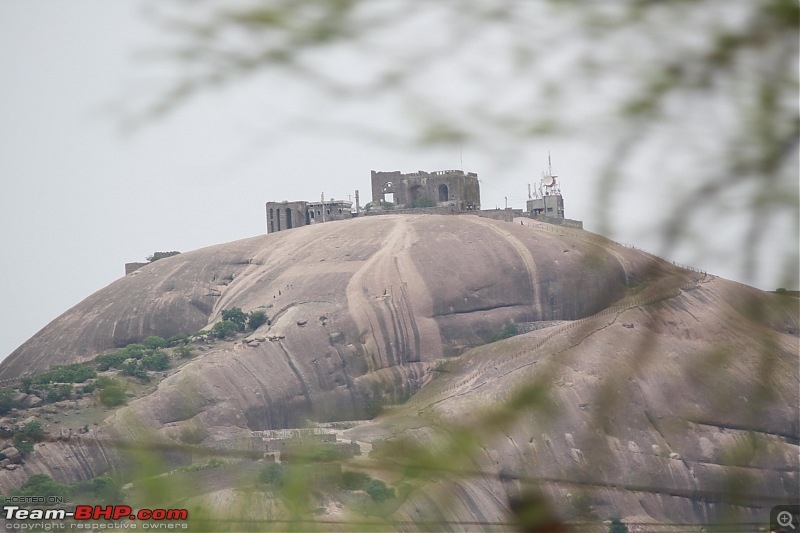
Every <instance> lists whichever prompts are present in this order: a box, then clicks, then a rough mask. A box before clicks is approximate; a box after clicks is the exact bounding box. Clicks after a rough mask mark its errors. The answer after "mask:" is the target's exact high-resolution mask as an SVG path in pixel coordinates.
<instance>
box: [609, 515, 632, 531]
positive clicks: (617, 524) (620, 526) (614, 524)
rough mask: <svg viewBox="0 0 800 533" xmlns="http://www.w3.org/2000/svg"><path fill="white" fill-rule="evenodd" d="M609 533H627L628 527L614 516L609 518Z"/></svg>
mask: <svg viewBox="0 0 800 533" xmlns="http://www.w3.org/2000/svg"><path fill="white" fill-rule="evenodd" d="M608 531H609V533H628V526H626V525H625V524H624V523H623V522H622V520H620V519H619V518H617V517H616V516H612V517H611V525H610V526H608Z"/></svg>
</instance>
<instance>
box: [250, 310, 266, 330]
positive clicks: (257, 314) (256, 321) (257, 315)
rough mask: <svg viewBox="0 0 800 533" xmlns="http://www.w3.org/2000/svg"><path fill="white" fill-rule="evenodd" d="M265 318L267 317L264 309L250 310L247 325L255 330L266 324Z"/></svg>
mask: <svg viewBox="0 0 800 533" xmlns="http://www.w3.org/2000/svg"><path fill="white" fill-rule="evenodd" d="M267 320H269V318H268V317H267V313H265V312H264V311H250V314H249V315H247V327H248V328H250V329H252V330H253V331H255V330H257V329H258V328H259V327H261V326H263V325H264V324H266V323H267Z"/></svg>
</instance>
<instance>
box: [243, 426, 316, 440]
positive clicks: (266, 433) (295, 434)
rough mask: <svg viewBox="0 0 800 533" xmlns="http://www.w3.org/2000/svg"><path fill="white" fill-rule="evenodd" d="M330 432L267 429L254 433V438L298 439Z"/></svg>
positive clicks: (306, 429)
mask: <svg viewBox="0 0 800 533" xmlns="http://www.w3.org/2000/svg"><path fill="white" fill-rule="evenodd" d="M330 432H331V430H330V429H328V428H297V429H265V430H262V431H253V436H254V437H261V438H264V439H292V438H295V439H297V438H303V437H309V436H311V435H322V434H328V433H330Z"/></svg>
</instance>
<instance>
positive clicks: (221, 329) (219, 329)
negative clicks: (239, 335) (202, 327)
mask: <svg viewBox="0 0 800 533" xmlns="http://www.w3.org/2000/svg"><path fill="white" fill-rule="evenodd" d="M237 331H239V326H238V325H237V324H236V323H235V322H231V321H230V320H223V321H222V322H217V323H216V324H214V327H213V328H211V333H212V334H213V335H214V336H215V337H216V338H218V339H224V338H225V337H229V336H231V335H233V334H234V333H236V332H237Z"/></svg>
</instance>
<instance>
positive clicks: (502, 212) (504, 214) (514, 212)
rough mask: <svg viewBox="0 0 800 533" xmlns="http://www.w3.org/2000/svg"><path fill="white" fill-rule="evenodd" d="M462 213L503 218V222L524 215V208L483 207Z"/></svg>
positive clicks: (494, 218) (496, 218)
mask: <svg viewBox="0 0 800 533" xmlns="http://www.w3.org/2000/svg"><path fill="white" fill-rule="evenodd" d="M461 214H462V215H475V216H476V217H482V218H491V219H492V220H502V221H503V222H514V217H521V216H522V209H482V210H480V211H465V212H463V213H461Z"/></svg>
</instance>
